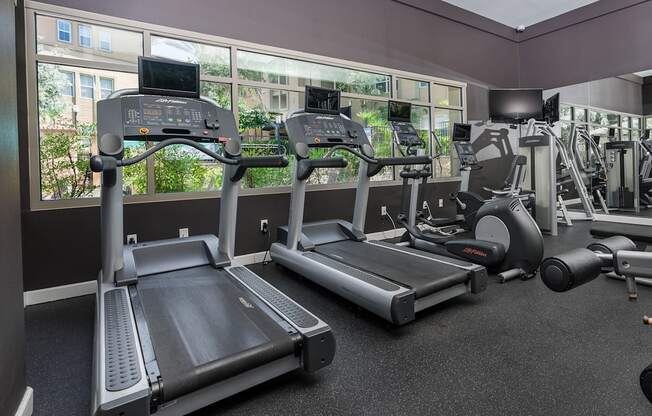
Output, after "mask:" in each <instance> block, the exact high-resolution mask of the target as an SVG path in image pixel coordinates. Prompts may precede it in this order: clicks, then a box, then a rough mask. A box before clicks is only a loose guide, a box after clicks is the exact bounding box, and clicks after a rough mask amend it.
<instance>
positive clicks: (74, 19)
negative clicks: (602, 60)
mask: <svg viewBox="0 0 652 416" xmlns="http://www.w3.org/2000/svg"><path fill="white" fill-rule="evenodd" d="M37 15H43V16H48V17H51V18H55V19H64V20H65V19H70V20H69V21H70V22H71V25H72V24H73V23H78V24H79V23H81V24H88V25H98V26H102V27H105V28H108V29H115V30H125V31H130V32H137V33H140V34H141V35H142V40H143V45H142V51H143V55H144V56H151V49H150V48H151V37H152V36H160V37H167V38H173V39H179V40H183V41H188V42H197V43H202V44H206V45H213V46H219V47H226V48H229V49H230V52H231V74H230V76H228V77H221V76H212V75H202V76H201V80H202V81H209V82H218V83H225V84H229V85H230V86H231V100H232V110H233V112H234V114H235V117H236V120H238V105H237V101H236V100H237V99H238V88H239V87H241V86H249V87H261V88H271V89H278V90H286V91H299V92H303V90H304V88H302V87H297V86H291V85H283V84H271V83H267V82H255V81H246V80H243V79H239V78H238V70H237V58H236V55H237V51H238V50H243V51H248V52H253V53H261V54H266V55H275V56H279V57H283V58H288V59H295V60H302V61H308V62H314V63H317V64H323V65H330V66H336V67H342V68H346V69H349V70H354V71H364V72H372V73H377V74H383V75H389V78H388V82H389V85H390V88H389V94H388V96H386V97H379V96H367V95H364V94H356V93H342V96H343V97H350V98H360V99H368V100H375V101H389V100H392V99H395V95H396V89H395V88H393V83H394V82H393V81H394V80H395V79H396V78H397V77H399V78H408V79H412V80H415V81H420V82H427V83H429V84H430V88H431V89H432V88H433V85H434V84H441V85H446V86H452V87H458V88H460V89H461V103H460V104H461V105H460V106H435V105H434V103H432V102H417V101H411V102H412V103H413V104H414V105H425V106H427V107H429V108H430V117H431V119H430V125H431V128H432V126H434V114H435V109H436V108H447V109H454V110H460V111H461V112H462V121H463V122H465V121H466V119H467V108H466V105H467V102H466V88H467V84H466V83H465V82H460V81H454V80H449V79H444V78H439V77H433V76H427V75H423V74H416V73H412V72H407V71H402V70H396V69H391V68H384V67H379V66H375V65H370V64H362V63H358V62H352V61H347V60H343V59H338V58H330V57H324V56H319V55H315V54H309V53H304V52H298V51H293V50H288V49H283V48H278V47H272V46H267V45H262V44H256V43H251V42H246V41H239V40H234V39H228V38H224V37H219V36H213V35H206V34H201V33H197V32H192V31H187V30H183V29H177V28H171V27H166V26H161V25H155V24H150V23H144V22H137V21H133V20H129V19H123V18H118V17H113V16H106V15H101V14H97V13H92V12H86V11H81V10H75V9H70V8H67V7H62V6H56V5H50V4H45V3H38V2H33V1H31V0H27V1H26V4H25V27H26V30H25V37H26V41H27V42H26V44H28V45H35V46H36V45H37V39H36V17H37ZM26 58H27V88H28V94H29V96H31V97H35V96H36V94H35V93H36V88H37V85H36V84H37V79H36V73H37V65H38V64H39V63H43V64H55V65H64V66H72V67H77V68H79V72H80V74H81V73H83V69H84V68H89V69H96V70H106V71H117V72H128V73H133V74H135V73H137V70H138V69H137V64H136V63H135V62H134V63H133V64H132V63H117V62H115V63H114V62H99V61H92V60H89V61H87V60H82V59H75V58H67V57H59V56H48V55H43V54H38V53H37V52H36V47H33V48H28V50H27V56H26ZM79 84H80V85H81V81H80V82H79ZM94 84H95V83H94ZM96 95H97V93H96V92H95V91H94V92H93V96H94V97H96ZM432 95H433V94H432V92H431V91H429V96H430V99H432ZM96 98H97V97H96ZM28 106H29V108H28V115H29V120H30V122H29V126H28V127H29V128H28V134H29V187H30V190H29V194H30V198H29V203H30V209H32V210H42V209H45V210H47V209H61V208H75V207H89V206H98V205H99V198H93V197H91V198H80V199H62V200H42V199H41V189H40V170H39V169H40V159H39V158H40V154H39V153H40V149H39V146H38V138H39V131H38V108H37V107H38V106H37V103H36V100H35V99H31V100H29V103H28ZM430 148H431V149H432V145H431V146H430ZM451 159H453V158H452V157H451ZM150 161H151V163H150ZM147 163H148V165H147V166H148V187H147V188H148V192H147V193H146V194H144V195H134V196H126V197H125V203H127V204H132V203H150V202H161V201H175V200H193V199H206V198H215V197H219V196H220V194H221V191H207V192H180V193H169V194H162V193H158V194H157V193H154V192H153V188H154V183H153V181H152V178H153V176H154V172H153V160H152V159H149V160H148V162H147ZM453 172H454V176H450V177H438V178H434V179H431V181H433V182H458V181H459V180H460V176H459V171H458V170H457V168H456V167H453ZM393 178H394V179H393V180H386V181H374V182H372V184H371V186H372V187H378V186H388V185H392V186H398V185H400V184H401V183H402V181H401V180H400V177H399V175H398V170H397V169H396V168H395V169H394V174H393ZM355 186H356V182H344V183H332V184H324V185H321V184H319V185H308V188H307V190H308V191H309V192H313V191H321V190H331V189H351V188H355ZM289 192H290V187H289V186H275V187H265V188H254V189H243V190H242V192H241V195H243V196H246V195H260V194H279V193H289Z"/></svg>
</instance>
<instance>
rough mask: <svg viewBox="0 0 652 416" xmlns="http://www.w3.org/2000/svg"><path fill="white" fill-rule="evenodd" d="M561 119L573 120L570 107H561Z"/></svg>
mask: <svg viewBox="0 0 652 416" xmlns="http://www.w3.org/2000/svg"><path fill="white" fill-rule="evenodd" d="M559 118H560V119H561V120H570V119H571V107H570V106H568V105H563V104H562V105H561V106H559Z"/></svg>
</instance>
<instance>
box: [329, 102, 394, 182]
mask: <svg viewBox="0 0 652 416" xmlns="http://www.w3.org/2000/svg"><path fill="white" fill-rule="evenodd" d="M349 105H350V106H351V119H352V120H353V121H356V122H358V123H360V124H362V127H364V129H365V132H366V133H367V137H369V141H370V142H371V146H372V147H373V148H374V154H375V155H376V157H389V156H392V132H391V130H390V128H389V122H388V121H387V103H386V102H383V101H374V100H361V99H359V98H342V106H349ZM341 155H342V156H344V157H345V158H346V159H348V161H349V166H347V167H346V169H344V170H342V173H341V174H340V175H339V176H338V178H337V182H354V181H356V180H357V175H358V166H359V164H360V160H358V158H356V157H354V156H352V155H347V154H346V153H341ZM393 179H394V171H393V169H392V168H391V167H385V168H383V170H382V171H381V172H380V173H378V174H377V175H375V176H373V177H372V178H371V180H372V181H391V180H393Z"/></svg>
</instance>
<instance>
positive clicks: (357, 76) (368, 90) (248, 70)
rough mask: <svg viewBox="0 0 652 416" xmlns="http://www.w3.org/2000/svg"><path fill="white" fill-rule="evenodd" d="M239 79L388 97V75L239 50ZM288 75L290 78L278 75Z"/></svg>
mask: <svg viewBox="0 0 652 416" xmlns="http://www.w3.org/2000/svg"><path fill="white" fill-rule="evenodd" d="M237 59H238V78H240V79H242V80H247V81H255V82H268V83H276V84H280V83H281V80H283V81H284V82H285V81H287V82H285V83H284V85H291V86H292V85H294V86H297V87H301V88H303V87H304V86H305V85H317V86H322V87H324V86H327V85H332V86H331V87H328V88H333V87H334V88H335V89H338V90H340V91H342V92H347V93H352V94H359V95H369V96H379V97H389V96H390V88H389V87H390V84H389V80H390V77H389V76H388V75H381V74H375V73H371V72H364V71H357V70H352V69H346V68H340V67H336V66H330V65H323V64H318V63H313V62H306V61H299V60H295V59H289V58H283V57H279V56H272V55H265V54H261V53H254V52H248V51H242V50H238V53H237ZM280 74H285V75H287V76H288V78H287V79H282V78H281V77H280V76H279V75H280Z"/></svg>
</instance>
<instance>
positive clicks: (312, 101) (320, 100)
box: [305, 86, 340, 114]
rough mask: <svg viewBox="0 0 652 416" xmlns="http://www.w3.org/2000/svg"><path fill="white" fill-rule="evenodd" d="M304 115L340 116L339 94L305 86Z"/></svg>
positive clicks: (335, 91)
mask: <svg viewBox="0 0 652 416" xmlns="http://www.w3.org/2000/svg"><path fill="white" fill-rule="evenodd" d="M305 111H306V113H321V114H340V92H339V91H337V90H329V89H326V88H319V87H310V86H306V106H305Z"/></svg>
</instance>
